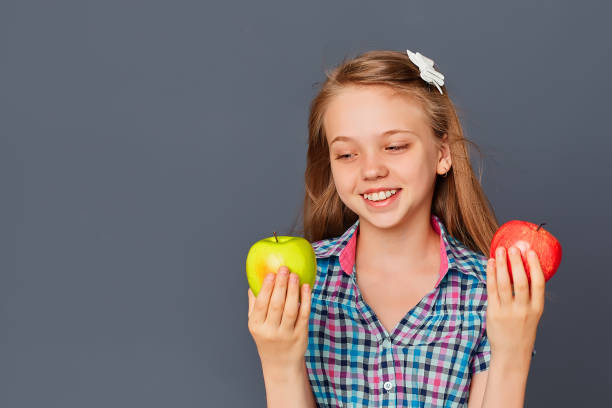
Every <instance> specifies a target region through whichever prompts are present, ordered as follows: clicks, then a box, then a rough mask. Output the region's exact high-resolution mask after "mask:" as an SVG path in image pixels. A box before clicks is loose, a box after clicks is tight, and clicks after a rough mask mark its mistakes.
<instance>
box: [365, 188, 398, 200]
mask: <svg viewBox="0 0 612 408" xmlns="http://www.w3.org/2000/svg"><path fill="white" fill-rule="evenodd" d="M396 192H397V190H387V191H379V192H377V193H373V194H364V195H363V196H364V197H365V198H367V199H368V200H370V201H380V200H384V199H386V198H389V197H391V196H392V195H393V194H395V193H396Z"/></svg>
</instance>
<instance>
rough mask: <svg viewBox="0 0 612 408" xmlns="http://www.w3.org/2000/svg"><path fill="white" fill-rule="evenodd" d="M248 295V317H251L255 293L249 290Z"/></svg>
mask: <svg viewBox="0 0 612 408" xmlns="http://www.w3.org/2000/svg"><path fill="white" fill-rule="evenodd" d="M247 295H248V296H249V314H248V317H251V312H252V311H253V300H254V299H253V292H251V288H249V290H247Z"/></svg>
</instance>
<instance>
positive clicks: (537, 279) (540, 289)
mask: <svg viewBox="0 0 612 408" xmlns="http://www.w3.org/2000/svg"><path fill="white" fill-rule="evenodd" d="M527 259H528V261H529V275H530V277H531V304H532V305H533V307H534V308H536V309H537V310H540V311H541V312H542V311H544V292H545V288H546V279H545V278H544V272H542V266H541V265H540V260H539V259H538V255H537V254H536V252H535V251H534V250H529V251H528V253H527Z"/></svg>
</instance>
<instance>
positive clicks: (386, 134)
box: [329, 129, 417, 146]
mask: <svg viewBox="0 0 612 408" xmlns="http://www.w3.org/2000/svg"><path fill="white" fill-rule="evenodd" d="M396 133H412V134H413V135H415V136H417V134H416V133H415V132H413V131H412V130H409V129H389V130H387V131H384V132H383V133H381V134H380V135H379V136H378V137H389V136H391V135H394V134H396ZM342 140H346V141H351V140H352V139H351V138H350V137H348V136H336V137H335V138H334V140H332V141H331V143H330V144H329V145H330V146H331V145H332V144H334V142H340V141H342Z"/></svg>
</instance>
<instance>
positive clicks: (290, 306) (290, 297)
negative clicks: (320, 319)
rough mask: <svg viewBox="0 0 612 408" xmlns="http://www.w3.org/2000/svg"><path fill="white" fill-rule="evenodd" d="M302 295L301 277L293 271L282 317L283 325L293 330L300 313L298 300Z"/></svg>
mask: <svg viewBox="0 0 612 408" xmlns="http://www.w3.org/2000/svg"><path fill="white" fill-rule="evenodd" d="M299 296H300V277H299V276H298V275H297V274H295V273H292V274H290V275H289V288H288V289H287V297H286V298H285V310H284V311H283V317H282V318H281V323H280V325H281V327H282V328H284V329H288V330H291V331H293V329H295V319H296V317H297V315H298V307H299V305H298V300H299Z"/></svg>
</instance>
